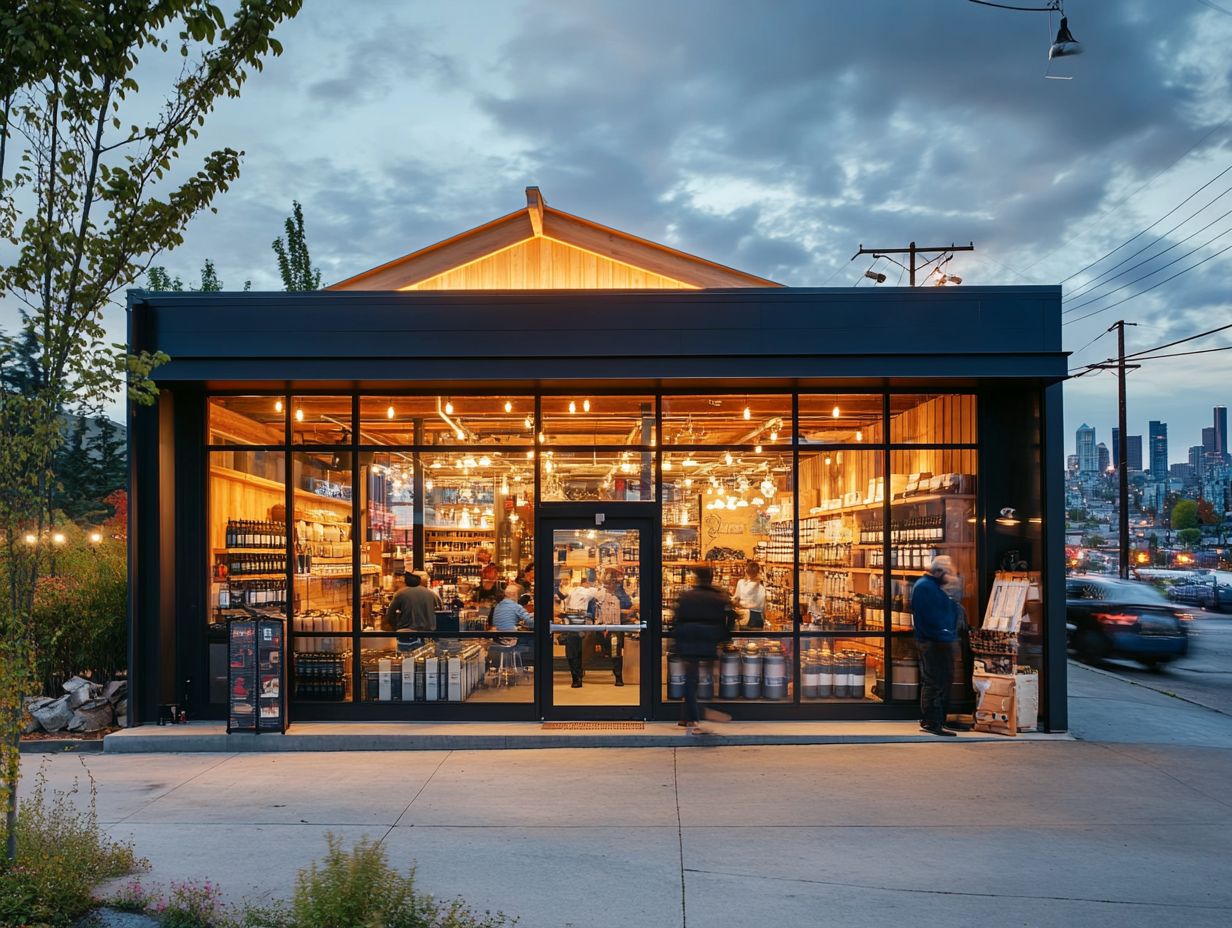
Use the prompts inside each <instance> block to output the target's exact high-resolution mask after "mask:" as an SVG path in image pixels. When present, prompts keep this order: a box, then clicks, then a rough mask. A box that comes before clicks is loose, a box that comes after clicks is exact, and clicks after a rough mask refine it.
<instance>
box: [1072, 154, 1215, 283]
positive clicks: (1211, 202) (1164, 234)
mask: <svg viewBox="0 0 1232 928" xmlns="http://www.w3.org/2000/svg"><path fill="white" fill-rule="evenodd" d="M1225 170H1228V171H1232V165H1228V167H1227V168H1226V169H1225ZM1229 193H1232V186H1229V187H1225V188H1224V190H1223V192H1222V193H1220V194H1219V195H1218V196H1216V197H1215V198H1214V199H1211V200H1208V201H1207V202H1206V204H1205V205H1204V206H1202V207H1201V208H1200V209H1197V210H1195V211H1194V212H1192V213H1190V214H1189V215H1188V216H1186V217H1185V218H1184V219H1182V220H1181V221H1180V222H1178V223H1177V224H1176V225H1174V226H1173V227H1172V228H1171V229H1169V230H1168V231H1167V232H1162V233H1160V234H1159V235H1157V236H1155V238H1154V239H1152V240H1151V241H1150V242H1148V243H1147V244H1145V245H1143V246H1142V247H1141V248H1139V249H1138V250H1137V251H1135V252H1134V253H1133V254H1132V255H1130V256H1129V257H1127V258H1122V259H1121V260H1120V261H1119V262H1118V263H1117V264H1114V265H1113V266H1112V267H1110V268H1108V270H1106V271H1104V272H1103V273H1102V274H1100V275H1099V277H1096V278H1094V279H1093V280H1089V281H1087V282H1086V283H1085V284H1083V285H1082V286H1080V287H1079V288H1078V289H1077V290H1075V291H1074V292H1073V293H1070V294H1067V295H1066V296H1065V299H1063V300H1062V301H1061V302H1062V303H1068V302H1069V301H1070V300H1074V299H1077V298H1078V297H1080V296H1082V295H1083V294H1084V293H1088V292H1090V291H1091V290H1093V289H1097V288H1098V286H1099V283H1098V282H1099V281H1100V280H1101V279H1102V278H1105V277H1107V276H1108V275H1109V274H1111V273H1112V272H1113V271H1115V270H1116V269H1117V268H1119V267H1120V266H1121V265H1123V264H1124V263H1125V262H1126V261H1132V260H1133V259H1134V258H1136V257H1138V255H1140V254H1142V253H1143V252H1144V251H1146V250H1147V249H1148V248H1151V247H1152V246H1154V245H1158V244H1159V243H1160V242H1161V241H1163V240H1164V239H1165V238H1167V237H1168V236H1169V235H1171V234H1172V233H1173V232H1175V231H1176V230H1177V229H1179V228H1180V227H1181V226H1183V225H1185V223H1187V222H1189V221H1190V220H1191V219H1193V218H1194V217H1195V216H1197V215H1198V214H1199V213H1202V212H1204V211H1205V210H1206V209H1208V208H1209V207H1210V206H1212V205H1214V204H1215V203H1217V202H1219V201H1220V200H1221V199H1223V198H1224V197H1226V196H1227V195H1228V194H1229ZM1181 205H1183V204H1182V203H1178V204H1177V207H1178V208H1179V207H1180V206H1181ZM1175 211H1176V210H1175V209H1173V210H1172V212H1175ZM1230 213H1232V210H1229V211H1228V212H1226V213H1224V214H1223V215H1222V216H1219V217H1217V218H1215V219H1212V220H1211V221H1210V222H1208V223H1207V224H1206V225H1204V226H1203V227H1202V228H1201V229H1198V230H1196V231H1195V232H1193V233H1191V234H1190V235H1188V236H1186V237H1185V238H1183V239H1181V240H1180V241H1178V242H1176V243H1174V244H1172V245H1169V246H1168V247H1167V248H1165V249H1164V250H1163V251H1161V252H1158V253H1157V254H1154V255H1151V256H1150V257H1148V258H1146V259H1145V260H1143V261H1140V262H1139V263H1138V264H1135V265H1134V266H1133V267H1130V268H1126V269H1125V270H1124V271H1122V272H1121V274H1116V275H1114V279H1115V278H1116V277H1120V276H1122V275H1123V274H1128V273H1129V272H1130V271H1132V270H1133V269H1134V268H1135V267H1141V266H1142V265H1143V264H1145V263H1146V261H1150V260H1152V259H1153V258H1158V257H1159V256H1160V255H1162V254H1167V253H1168V252H1169V251H1171V250H1172V249H1173V248H1175V247H1176V246H1177V245H1181V244H1184V243H1185V242H1187V241H1189V239H1191V238H1193V237H1194V236H1195V235H1199V234H1201V233H1202V232H1205V231H1206V230H1207V229H1209V228H1210V227H1211V226H1213V225H1214V224H1215V223H1217V222H1218V221H1219V220H1220V219H1223V218H1224V217H1225V216H1227V215H1229V214H1230ZM1165 218H1166V216H1161V217H1160V218H1159V219H1157V220H1155V222H1154V223H1151V225H1152V226H1153V225H1155V224H1157V223H1158V222H1160V221H1161V220H1163V219H1165ZM1150 228H1151V226H1147V228H1146V229H1144V230H1143V232H1145V231H1147V230H1149V229H1150ZM1138 234H1139V235H1141V234H1142V233H1141V232H1140V233H1138ZM1134 238H1137V236H1134ZM1132 241H1133V239H1130V240H1129V241H1127V242H1126V243H1125V244H1126V245H1128V244H1129V242H1132ZM1119 247H1121V248H1123V247H1124V245H1122V246H1119ZM1111 253H1112V252H1109V254H1111ZM1100 260H1103V259H1102V258H1101V259H1100ZM1096 263H1099V262H1096ZM1066 280H1069V278H1068V277H1067V278H1066ZM1062 283H1064V281H1062Z"/></svg>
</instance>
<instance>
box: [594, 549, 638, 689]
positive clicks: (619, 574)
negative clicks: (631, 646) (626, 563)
mask: <svg viewBox="0 0 1232 928" xmlns="http://www.w3.org/2000/svg"><path fill="white" fill-rule="evenodd" d="M586 612H587V614H588V615H589V616H590V620H591V622H592V623H593V624H595V625H627V624H628V623H630V622H634V621H636V619H635V616H636V614H637V606H636V605H635V604H634V602H633V600H632V599H631V598H630V596H629V594H628V592H627V591H626V590H625V587H624V571H622V570H621V569H620V568H619V567H609V568H607V569H606V570H605V571H604V572H603V586H602V587H601V588H600V589H599V590H597V591H596V592H595V595H594V597H593V598H592V599H591V600H590V603H589V605H588V606H587V607H586ZM594 653H596V654H600V655H603V656H607V657H610V658H611V659H612V676H613V678H614V679H615V681H616V685H617V686H624V685H625V681H624V656H625V633H624V632H613V631H598V632H596V633H595V643H594Z"/></svg>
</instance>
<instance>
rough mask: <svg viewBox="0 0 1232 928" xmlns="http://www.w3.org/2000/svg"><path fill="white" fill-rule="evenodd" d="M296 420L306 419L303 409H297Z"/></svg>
mask: <svg viewBox="0 0 1232 928" xmlns="http://www.w3.org/2000/svg"><path fill="white" fill-rule="evenodd" d="M295 421H296V422H303V421H304V411H303V410H302V409H297V410H295Z"/></svg>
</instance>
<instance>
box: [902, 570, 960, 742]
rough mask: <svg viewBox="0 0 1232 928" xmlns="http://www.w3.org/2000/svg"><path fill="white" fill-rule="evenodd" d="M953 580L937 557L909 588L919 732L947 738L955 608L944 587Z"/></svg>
mask: <svg viewBox="0 0 1232 928" xmlns="http://www.w3.org/2000/svg"><path fill="white" fill-rule="evenodd" d="M953 578H954V562H953V561H952V560H951V559H950V558H949V557H946V556H945V555H941V556H940V557H935V558H933V561H932V564H930V565H929V568H928V572H927V573H926V574H924V576H922V577H920V579H919V580H917V581H916V582H915V586H913V587H912V588H911V616H912V624H913V625H914V626H915V641H916V646H917V648H919V652H920V728H921V730H923V731H926V732H929V733H930V734H934V735H948V736H951V737H952V736H953V735H954V732H952V731H950V730H949V729H948V728H946V727H945V715H946V703H947V701H948V699H949V694H950V684H951V682H952V681H953V677H954V647H955V642H956V641H957V640H958V605H957V604H956V603H955V602H954V600H952V599H951V598H950V597H949V596H948V595H946V592H945V585H946V583H947V582H950V581H952V579H953Z"/></svg>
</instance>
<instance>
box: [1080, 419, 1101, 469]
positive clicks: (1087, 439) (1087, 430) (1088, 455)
mask: <svg viewBox="0 0 1232 928" xmlns="http://www.w3.org/2000/svg"><path fill="white" fill-rule="evenodd" d="M1074 451H1075V452H1076V453H1077V455H1078V473H1080V474H1093V473H1095V472H1096V471H1098V470H1099V455H1098V454H1097V453H1096V451H1095V429H1093V428H1091V426H1089V425H1087V424H1086V423H1085V422H1084V423H1082V425H1080V426H1078V431H1077V432H1076V433H1075V437H1074Z"/></svg>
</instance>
